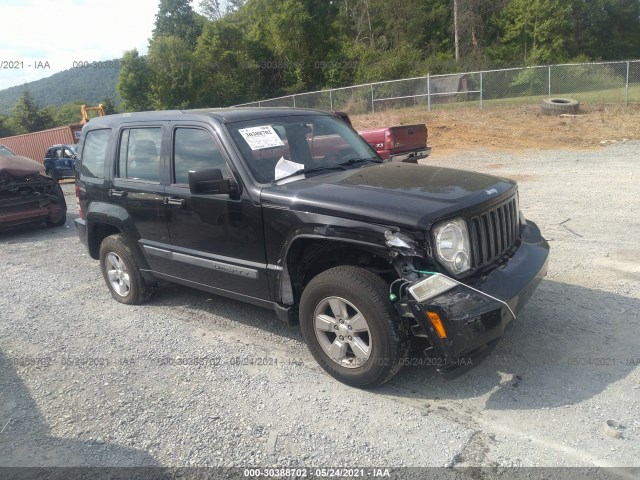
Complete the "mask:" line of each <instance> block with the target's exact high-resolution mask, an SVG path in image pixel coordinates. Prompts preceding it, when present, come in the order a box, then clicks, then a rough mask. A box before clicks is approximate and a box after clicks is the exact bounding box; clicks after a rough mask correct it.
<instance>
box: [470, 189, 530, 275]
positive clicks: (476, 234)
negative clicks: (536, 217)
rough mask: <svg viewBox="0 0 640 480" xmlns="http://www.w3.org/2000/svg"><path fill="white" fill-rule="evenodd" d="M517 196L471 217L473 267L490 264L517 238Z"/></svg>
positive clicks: (518, 230) (503, 254) (518, 228)
mask: <svg viewBox="0 0 640 480" xmlns="http://www.w3.org/2000/svg"><path fill="white" fill-rule="evenodd" d="M519 232H520V222H519V220H518V197H517V195H514V196H513V197H511V198H510V199H509V200H507V201H505V202H502V203H501V204H499V205H497V206H495V207H493V208H492V209H491V210H489V211H486V212H484V213H482V214H480V215H478V216H476V217H473V218H472V219H471V232H470V233H471V252H472V253H471V254H472V257H473V260H472V263H473V268H482V267H486V266H487V265H491V264H492V263H494V262H495V261H496V260H498V259H499V258H501V257H503V256H505V255H506V254H507V252H509V250H510V249H511V248H512V247H513V246H514V245H515V243H516V242H517V240H518V238H519Z"/></svg>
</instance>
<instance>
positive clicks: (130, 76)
mask: <svg viewBox="0 0 640 480" xmlns="http://www.w3.org/2000/svg"><path fill="white" fill-rule="evenodd" d="M121 65H122V68H121V69H120V75H119V76H118V82H117V83H116V89H117V91H118V93H119V94H120V97H122V104H123V105H122V106H123V108H124V109H125V111H133V112H141V111H145V110H149V109H150V108H151V100H150V96H149V91H150V89H151V83H150V79H149V65H148V63H147V58H146V57H141V56H140V55H139V54H138V50H136V49H135V48H134V49H133V50H129V51H127V52H124V55H123V56H122V60H121Z"/></svg>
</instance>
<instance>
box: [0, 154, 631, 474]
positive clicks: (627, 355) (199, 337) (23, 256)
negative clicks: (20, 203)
mask: <svg viewBox="0 0 640 480" xmlns="http://www.w3.org/2000/svg"><path fill="white" fill-rule="evenodd" d="M638 158H640V143H639V142H627V143H624V144H623V143H620V144H616V145H611V146H609V147H607V148H603V149H601V150H597V151H592V152H574V151H530V152H525V153H519V154H505V153H499V154H497V153H492V152H490V151H483V150H477V151H473V152H464V153H460V154H457V155H455V156H452V157H447V158H438V157H437V155H436V156H434V157H432V158H430V159H428V163H432V164H436V165H446V166H453V167H458V168H466V169H472V170H478V171H483V172H489V173H493V174H496V175H503V176H507V177H512V178H515V179H517V180H518V181H519V183H520V195H521V196H520V198H521V208H522V209H523V211H524V212H525V215H526V216H527V217H528V218H531V219H533V220H534V221H536V222H537V223H538V224H539V226H540V227H541V229H542V231H543V233H544V235H545V236H546V237H547V238H548V239H549V241H550V244H551V247H552V252H551V255H552V256H551V263H550V271H549V275H548V277H547V279H546V280H545V281H544V282H543V283H542V284H541V286H540V287H539V289H538V291H537V292H536V294H534V296H533V297H532V298H531V300H530V302H529V304H528V305H527V307H526V308H525V309H524V311H523V312H522V313H521V315H520V316H519V318H518V320H517V324H516V325H515V326H514V328H512V329H511V330H510V331H509V332H508V333H507V335H506V336H505V338H504V339H503V341H502V342H500V343H499V345H498V347H497V348H496V349H495V350H494V352H493V355H492V356H491V357H489V358H488V359H487V360H486V361H485V362H483V363H482V364H480V365H478V366H477V367H476V368H474V369H473V370H471V371H470V372H468V373H467V374H465V375H463V376H461V377H459V378H458V379H455V380H444V379H442V378H440V376H439V375H437V374H436V373H435V372H434V371H433V370H432V368H430V367H428V366H412V367H406V368H405V369H404V370H403V371H402V372H401V373H400V374H399V375H398V376H397V377H395V378H394V379H393V380H392V381H391V382H390V383H389V384H387V385H385V386H383V387H382V388H380V389H377V390H374V391H361V390H357V389H354V388H349V387H346V386H344V385H342V384H340V383H338V382H336V381H334V380H332V379H331V378H330V377H328V376H327V375H326V374H324V373H323V372H322V370H321V369H320V368H319V367H318V366H317V365H316V364H315V362H314V361H313V359H312V358H311V356H310V355H309V353H308V352H307V350H306V347H305V345H304V343H303V341H302V337H301V335H300V333H299V331H298V330H297V329H296V328H289V327H286V326H284V325H282V324H281V323H279V322H278V320H277V319H276V317H275V315H274V314H273V313H271V312H269V311H266V310H262V309H259V308H257V307H253V306H251V305H245V304H242V303H239V302H236V301H233V300H228V299H225V298H221V297H216V296H213V295H210V294H207V293H203V292H198V291H194V290H189V289H187V288H183V287H180V286H172V285H165V286H163V287H162V288H161V289H160V292H159V294H158V295H157V296H155V297H154V299H153V300H152V301H151V302H150V303H148V304H146V305H144V306H137V307H130V306H125V305H121V304H119V303H117V302H115V301H114V300H112V299H111V297H110V295H109V293H108V291H107V288H106V286H105V285H104V281H103V279H102V276H101V274H100V270H99V266H98V263H97V262H96V261H94V260H92V259H90V258H89V257H88V255H87V253H86V251H85V250H84V248H83V247H82V246H81V245H80V243H79V242H78V238H77V235H76V232H75V228H74V227H73V219H74V218H75V217H76V207H75V205H76V203H75V198H74V192H73V185H72V184H66V185H64V190H65V193H66V194H67V201H68V204H69V207H70V209H69V210H70V213H69V218H68V221H67V225H66V226H65V227H63V228H58V229H47V228H45V227H35V228H22V229H18V230H13V231H8V232H0V260H1V263H2V265H3V270H2V271H3V274H2V277H1V278H0V289H1V291H2V292H3V294H2V296H1V297H0V316H1V319H2V320H1V322H0V372H1V376H0V466H75V465H83V466H85V465H89V466H143V465H160V466H323V467H326V466H389V467H393V466H454V465H455V466H486V467H495V466H594V465H595V466H634V467H638V466H640V415H639V413H640V403H639V400H638V398H639V394H640V390H639V388H640V387H639V386H640V373H639V369H638V368H636V367H638V366H640V347H639V346H638V344H639V340H640V318H639V314H638V312H640V282H639V280H640V263H639V260H638V259H639V258H640V246H639V245H640V244H639V242H638V233H639V232H640V220H639V218H640V217H639V216H638V212H637V206H636V205H637V200H638V199H639V198H640V187H639V186H638V181H639V177H640V164H639V163H638ZM416 358H420V357H416ZM608 419H613V420H616V421H618V422H620V423H621V424H622V425H623V426H624V428H623V429H622V431H621V433H622V437H621V438H612V437H610V436H607V435H605V434H604V433H603V424H604V422H605V421H606V420H608Z"/></svg>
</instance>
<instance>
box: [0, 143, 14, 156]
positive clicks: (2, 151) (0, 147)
mask: <svg viewBox="0 0 640 480" xmlns="http://www.w3.org/2000/svg"><path fill="white" fill-rule="evenodd" d="M0 155H6V156H8V157H15V156H16V154H15V153H13V152H12V151H11V150H9V149H8V148H7V147H5V146H4V145H0Z"/></svg>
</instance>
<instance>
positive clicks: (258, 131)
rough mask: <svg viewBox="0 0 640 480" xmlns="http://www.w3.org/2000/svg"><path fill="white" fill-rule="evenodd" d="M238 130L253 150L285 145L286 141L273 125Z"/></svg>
mask: <svg viewBox="0 0 640 480" xmlns="http://www.w3.org/2000/svg"><path fill="white" fill-rule="evenodd" d="M238 132H240V135H242V137H243V138H244V139H245V140H246V141H247V144H249V147H250V148H251V150H263V149H265V148H273V147H282V146H284V142H283V141H282V140H281V139H280V137H279V136H278V134H277V133H276V131H275V130H274V129H273V127H272V126H271V125H263V126H261V127H251V128H241V129H239V130H238Z"/></svg>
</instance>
